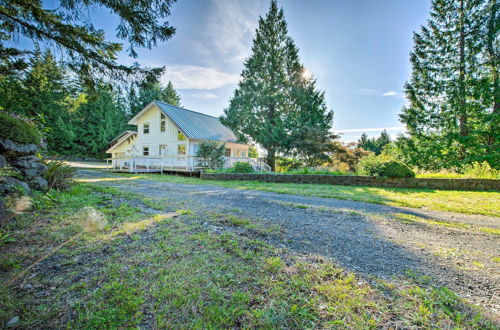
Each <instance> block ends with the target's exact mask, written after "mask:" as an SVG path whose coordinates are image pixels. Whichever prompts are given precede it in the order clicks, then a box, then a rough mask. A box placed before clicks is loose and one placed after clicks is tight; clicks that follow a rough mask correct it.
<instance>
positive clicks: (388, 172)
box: [379, 160, 415, 178]
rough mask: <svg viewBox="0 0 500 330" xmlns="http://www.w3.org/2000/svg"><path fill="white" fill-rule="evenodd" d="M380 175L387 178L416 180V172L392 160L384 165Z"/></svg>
mask: <svg viewBox="0 0 500 330" xmlns="http://www.w3.org/2000/svg"><path fill="white" fill-rule="evenodd" d="M379 175H380V176H384V177H387V178H414V177H415V172H413V171H412V170H411V169H410V168H409V167H408V166H406V165H405V164H403V163H400V162H397V161H395V160H390V161H388V162H384V163H382V166H381V168H380V172H379Z"/></svg>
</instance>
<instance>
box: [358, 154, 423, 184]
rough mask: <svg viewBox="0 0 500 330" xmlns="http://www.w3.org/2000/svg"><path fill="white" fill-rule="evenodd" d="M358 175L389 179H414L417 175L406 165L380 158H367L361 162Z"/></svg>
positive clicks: (373, 156)
mask: <svg viewBox="0 0 500 330" xmlns="http://www.w3.org/2000/svg"><path fill="white" fill-rule="evenodd" d="M358 173H359V174H361V175H370V176H384V177H388V178H414V177H415V173H414V172H413V171H412V170H411V169H410V168H409V167H408V166H406V165H405V164H403V163H401V162H398V161H395V160H386V159H384V157H380V156H375V155H372V156H367V157H364V158H362V159H361V160H360V162H359V164H358Z"/></svg>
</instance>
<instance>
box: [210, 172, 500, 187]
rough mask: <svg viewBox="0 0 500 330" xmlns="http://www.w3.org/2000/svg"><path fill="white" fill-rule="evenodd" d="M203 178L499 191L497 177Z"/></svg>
mask: <svg viewBox="0 0 500 330" xmlns="http://www.w3.org/2000/svg"><path fill="white" fill-rule="evenodd" d="M201 178H202V179H206V180H244V181H262V182H275V183H320V184H333V185H342V186H372V187H391V188H427V189H439V190H500V180H497V179H437V178H394V179H393V178H381V177H373V176H340V175H320V174H259V173H201Z"/></svg>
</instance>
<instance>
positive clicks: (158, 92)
mask: <svg viewBox="0 0 500 330" xmlns="http://www.w3.org/2000/svg"><path fill="white" fill-rule="evenodd" d="M153 101H162V102H166V103H169V104H172V105H175V106H180V105H181V97H180V96H179V94H178V93H177V91H176V90H175V89H174V86H173V85H172V82H170V81H169V82H168V84H167V86H166V87H163V86H162V85H161V84H160V82H159V81H157V80H155V81H151V82H143V83H141V84H139V85H138V86H137V87H135V88H134V87H133V88H132V89H131V91H130V116H131V117H133V116H135V115H136V114H137V113H138V112H139V111H141V110H142V109H144V107H145V106H147V105H148V104H149V103H151V102H153Z"/></svg>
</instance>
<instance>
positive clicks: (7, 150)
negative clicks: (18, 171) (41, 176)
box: [0, 139, 38, 158]
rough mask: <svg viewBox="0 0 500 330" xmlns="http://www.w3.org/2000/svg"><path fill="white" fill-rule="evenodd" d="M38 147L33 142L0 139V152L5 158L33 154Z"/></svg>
mask: <svg viewBox="0 0 500 330" xmlns="http://www.w3.org/2000/svg"><path fill="white" fill-rule="evenodd" d="M37 151H38V148H37V147H36V145H35V144H34V143H27V144H23V143H17V142H13V141H11V140H9V139H0V154H3V155H4V156H5V157H6V158H16V157H22V156H29V155H34V154H36V152H37Z"/></svg>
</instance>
